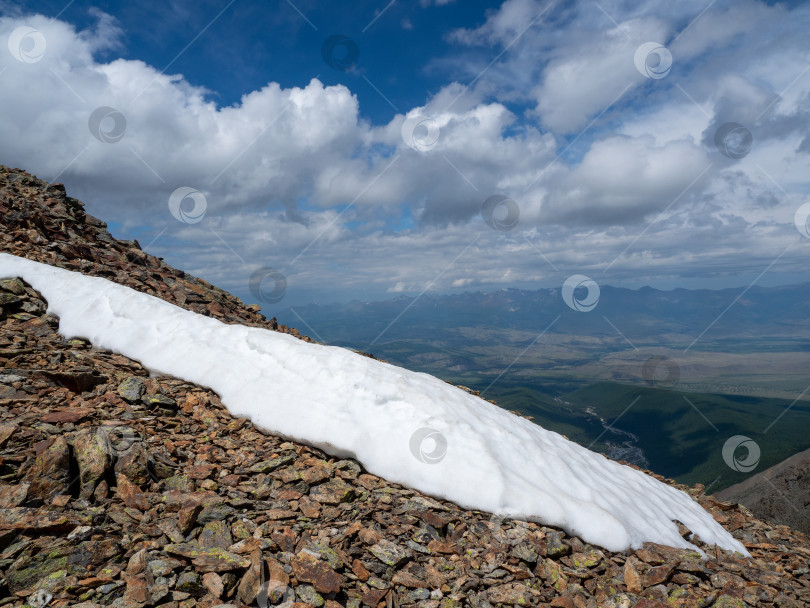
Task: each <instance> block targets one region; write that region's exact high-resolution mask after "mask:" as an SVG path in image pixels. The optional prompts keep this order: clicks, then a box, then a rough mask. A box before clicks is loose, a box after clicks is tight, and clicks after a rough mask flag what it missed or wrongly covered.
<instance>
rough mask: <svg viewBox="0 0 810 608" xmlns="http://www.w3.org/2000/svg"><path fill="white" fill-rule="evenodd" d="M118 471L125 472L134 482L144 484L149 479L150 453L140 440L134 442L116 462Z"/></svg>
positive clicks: (115, 468)
mask: <svg viewBox="0 0 810 608" xmlns="http://www.w3.org/2000/svg"><path fill="white" fill-rule="evenodd" d="M114 470H115V472H116V473H123V474H124V475H126V476H127V478H129V480H130V481H132V483H134V484H136V485H139V486H142V485H144V484H146V483H147V482H148V481H149V455H148V454H147V452H146V449H145V448H144V446H143V443H141V442H140V441H136V442H134V443H133V444H132V445H131V446H129V448H127V449H126V450H125V451H124V452H123V453H122V454H120V455H119V456H118V459H117V460H116V462H115V467H114Z"/></svg>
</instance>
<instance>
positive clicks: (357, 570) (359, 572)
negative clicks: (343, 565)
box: [352, 559, 371, 582]
mask: <svg viewBox="0 0 810 608" xmlns="http://www.w3.org/2000/svg"><path fill="white" fill-rule="evenodd" d="M352 572H354V575H355V576H356V577H357V578H359V579H360V580H361V581H363V582H366V581H367V580H368V578H369V577H370V576H371V572H369V571H368V570H366V567H365V566H364V565H363V562H361V561H360V560H359V559H355V560H354V561H353V562H352Z"/></svg>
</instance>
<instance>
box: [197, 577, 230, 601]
mask: <svg viewBox="0 0 810 608" xmlns="http://www.w3.org/2000/svg"><path fill="white" fill-rule="evenodd" d="M202 583H203V587H205V588H206V589H208V591H209V593H210V594H211V595H213V596H214V597H217V598H219V597H222V592H223V591H224V590H225V585H224V584H223V583H222V577H221V576H220V575H219V574H217V573H216V572H206V573H205V574H203V577H202Z"/></svg>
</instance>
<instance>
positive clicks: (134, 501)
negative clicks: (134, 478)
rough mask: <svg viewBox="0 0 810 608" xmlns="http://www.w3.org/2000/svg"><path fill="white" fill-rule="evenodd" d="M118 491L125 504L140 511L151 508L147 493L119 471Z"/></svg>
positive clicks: (117, 478) (117, 479)
mask: <svg viewBox="0 0 810 608" xmlns="http://www.w3.org/2000/svg"><path fill="white" fill-rule="evenodd" d="M116 493H117V494H118V497H119V498H120V499H121V500H122V501H123V502H124V504H125V505H126V506H128V507H130V508H132V509H138V510H139V511H146V510H147V509H149V500H148V499H147V497H146V495H144V493H143V492H141V489H140V488H139V487H138V486H136V485H135V484H134V483H132V482H131V481H130V480H129V478H128V477H127V476H126V475H124V474H123V473H119V474H118V476H117V477H116Z"/></svg>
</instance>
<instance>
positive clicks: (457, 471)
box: [0, 254, 748, 555]
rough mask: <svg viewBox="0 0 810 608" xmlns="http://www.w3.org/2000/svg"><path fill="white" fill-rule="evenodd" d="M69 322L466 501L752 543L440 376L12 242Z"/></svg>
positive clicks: (65, 325) (660, 487) (553, 518)
mask: <svg viewBox="0 0 810 608" xmlns="http://www.w3.org/2000/svg"><path fill="white" fill-rule="evenodd" d="M17 276H18V277H22V278H24V279H25V280H26V281H27V282H28V283H29V284H31V285H32V286H33V287H34V288H35V289H37V290H38V291H39V292H41V293H42V295H43V296H44V297H45V298H46V299H47V301H48V308H49V311H50V312H52V313H53V314H56V315H58V316H59V317H60V332H61V333H62V334H64V335H65V336H67V337H83V338H86V339H88V340H90V341H91V342H92V343H93V344H94V345H95V346H97V347H100V348H107V349H110V350H113V351H116V352H119V353H121V354H123V355H125V356H127V357H131V358H133V359H137V360H138V361H140V362H141V363H142V364H143V365H144V366H146V367H147V368H148V369H150V370H153V371H154V372H157V373H165V374H171V375H174V376H177V377H180V378H183V379H185V380H188V381H190V382H194V383H197V384H200V385H204V386H207V387H210V388H211V389H213V390H214V391H216V392H217V393H218V394H219V395H220V396H221V398H222V402H223V403H224V404H225V405H226V406H227V407H228V409H229V410H230V411H231V412H232V413H233V414H235V415H237V416H244V417H246V418H249V419H250V420H252V421H253V422H254V423H255V424H256V425H257V426H258V427H259V428H261V429H263V430H266V431H268V432H272V433H277V434H279V435H282V436H284V437H287V438H290V439H294V440H297V441H301V442H303V443H307V444H310V445H313V446H317V447H319V448H321V449H323V450H325V451H326V452H328V453H330V454H333V455H336V456H340V457H348V456H351V457H354V458H356V459H357V460H359V461H360V462H361V463H362V464H363V465H364V466H365V467H366V469H368V471H370V472H371V473H374V474H376V475H379V476H381V477H384V478H386V479H388V480H390V481H393V482H398V483H401V484H404V485H407V486H410V487H412V488H415V489H417V490H419V491H421V492H424V493H426V494H430V495H433V496H438V497H442V498H446V499H448V500H450V501H453V502H455V503H457V504H459V505H462V506H463V507H466V508H474V509H481V510H484V511H489V512H492V513H497V514H499V515H503V516H510V517H515V518H525V519H529V520H532V521H537V522H542V523H544V524H547V525H552V526H558V527H561V528H564V529H565V530H566V531H568V532H569V533H571V534H576V535H578V536H580V537H581V538H582V539H584V540H585V541H587V542H590V543H594V544H597V545H601V546H602V547H605V548H606V549H608V550H611V551H620V550H624V549H627V548H629V547H638V546H640V545H641V544H642V543H644V542H646V541H653V542H658V543H662V544H667V545H671V546H676V547H692V545H691V544H690V543H688V542H687V541H686V540H684V539H683V538H682V537H681V536H680V534H679V533H678V529H677V527H676V525H675V524H674V523H673V521H672V520H675V519H677V520H680V521H681V522H683V523H684V524H685V525H686V526H687V527H689V529H691V530H692V531H693V532H695V533H696V534H698V535H699V536H700V537H701V538H702V539H703V540H704V541H706V542H709V543H716V544H717V545H719V546H720V547H723V548H725V549H730V550H734V551H739V552H740V553H743V554H745V555H747V554H748V553H747V551H746V550H745V548H744V547H743V546H742V545H741V544H740V543H739V542H737V541H736V540H735V539H734V538H732V536H731V535H730V534H729V533H728V532H726V531H725V530H724V529H723V528H722V527H721V526H720V525H719V524H717V523H716V522H715V521H714V519H713V518H712V516H711V515H710V514H709V513H708V512H707V511H705V510H704V509H703V508H702V507H700V505H698V504H697V503H696V502H695V501H693V500H692V499H691V498H690V497H689V496H687V495H686V494H684V493H683V492H680V491H678V490H676V489H674V488H671V487H669V486H667V485H665V484H663V483H660V482H658V481H656V480H655V479H653V478H651V477H649V476H647V475H645V474H643V473H640V472H638V471H636V470H634V469H631V468H629V467H626V466H622V465H619V464H617V463H615V462H612V461H610V460H608V459H607V458H605V457H604V456H602V455H599V454H596V453H593V452H591V451H589V450H586V449H585V448H583V447H580V446H579V445H577V444H575V443H572V442H571V441H568V440H566V439H564V438H563V437H561V436H560V435H558V434H557V433H553V432H550V431H547V430H545V429H543V428H541V427H539V426H537V425H535V424H532V423H530V422H528V421H527V420H524V419H522V418H519V417H517V416H514V415H513V414H510V413H508V412H506V411H504V410H502V409H500V408H498V407H496V406H494V405H492V404H490V403H488V402H487V401H484V400H482V399H480V398H478V397H475V396H473V395H470V394H468V393H466V392H464V391H462V390H460V389H457V388H455V387H453V386H450V385H449V384H446V383H445V382H443V381H441V380H438V379H437V378H434V377H433V376H429V375H427V374H420V373H414V372H410V371H407V370H405V369H400V368H398V367H394V366H392V365H388V364H386V363H381V362H379V361H374V360H372V359H369V358H367V357H363V356H361V355H358V354H355V353H353V352H351V351H348V350H345V349H342V348H336V347H330V346H321V345H315V344H307V343H305V342H302V341H300V340H298V339H296V338H294V337H292V336H289V335H285V334H280V333H277V332H273V331H269V330H263V329H257V328H252V327H245V326H241V325H226V324H223V323H221V322H219V321H217V320H215V319H211V318H209V317H204V316H202V315H198V314H195V313H192V312H189V311H186V310H183V309H181V308H178V307H176V306H174V305H172V304H169V303H167V302H165V301H163V300H160V299H158V298H155V297H152V296H148V295H145V294H142V293H139V292H136V291H134V290H132V289H130V288H127V287H123V286H121V285H117V284H115V283H112V282H110V281H108V280H106V279H102V278H97V277H87V276H84V275H82V274H78V273H74V272H70V271H67V270H63V269H60V268H55V267H52V266H48V265H45V264H40V263H37V262H33V261H30V260H27V259H23V258H19V257H15V256H12V255H8V254H0V277H17Z"/></svg>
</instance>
